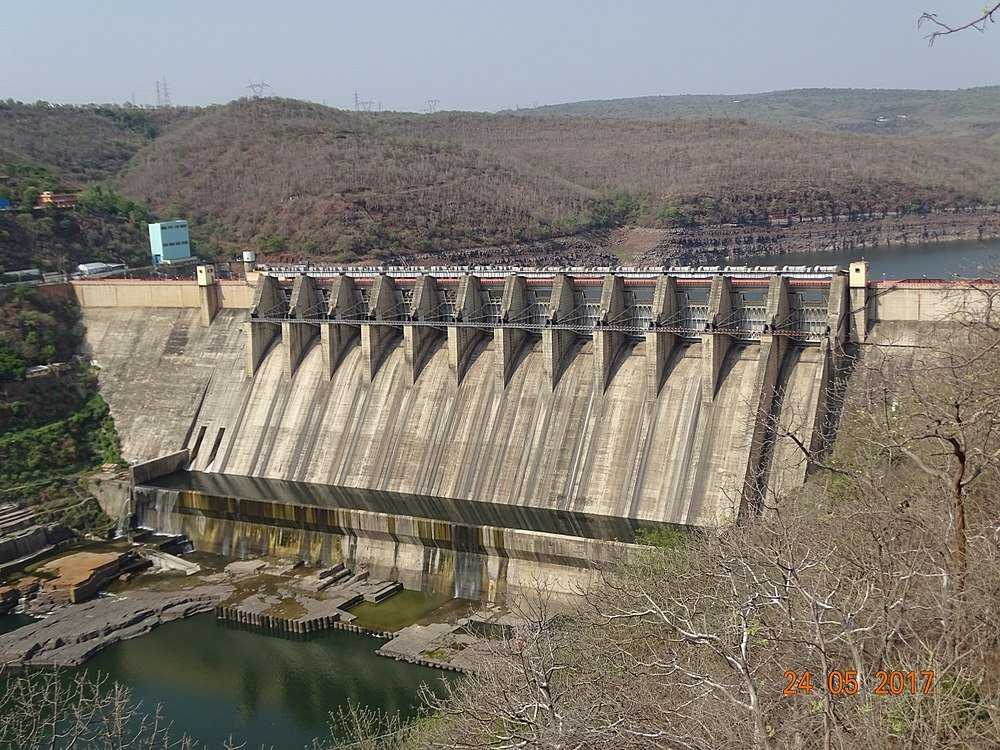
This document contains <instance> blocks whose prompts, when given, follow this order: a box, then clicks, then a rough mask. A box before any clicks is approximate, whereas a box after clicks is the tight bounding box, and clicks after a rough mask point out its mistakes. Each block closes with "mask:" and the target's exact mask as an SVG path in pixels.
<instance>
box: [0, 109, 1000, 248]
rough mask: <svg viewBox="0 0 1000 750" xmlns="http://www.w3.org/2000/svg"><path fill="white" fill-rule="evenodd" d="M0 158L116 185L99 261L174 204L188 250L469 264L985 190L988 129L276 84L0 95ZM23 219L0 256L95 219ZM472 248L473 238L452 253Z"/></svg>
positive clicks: (980, 197) (23, 169) (915, 209)
mask: <svg viewBox="0 0 1000 750" xmlns="http://www.w3.org/2000/svg"><path fill="white" fill-rule="evenodd" d="M983 132H985V131H983ZM3 173H6V174H7V175H8V180H7V183H6V184H5V185H0V193H2V192H3V191H6V193H7V195H8V196H9V197H13V198H14V199H15V200H17V199H18V197H19V196H21V195H22V194H23V190H24V188H25V186H28V187H31V186H32V185H34V186H35V187H37V188H38V189H52V188H54V187H82V186H88V185H94V184H103V185H104V186H105V187H108V188H112V189H113V190H115V191H117V192H118V193H121V194H123V196H124V198H121V199H120V200H119V198H118V197H116V196H112V197H111V198H110V199H109V200H108V201H104V203H107V204H108V205H109V206H111V207H112V208H116V207H117V208H116V210H115V211H112V212H110V213H109V215H111V214H114V215H116V216H118V217H121V216H127V217H129V221H131V222H132V225H134V226H130V227H129V228H128V231H127V232H125V233H118V235H120V237H121V239H120V240H118V246H117V247H118V249H116V250H115V251H114V253H112V255H114V256H115V257H119V256H121V257H132V256H136V257H138V256H139V255H142V254H143V248H142V247H140V246H139V245H141V244H142V242H141V230H142V226H141V217H142V216H144V212H145V209H146V208H148V209H149V212H150V215H152V216H158V217H161V218H163V217H170V216H185V217H187V218H189V219H191V220H192V222H193V227H194V229H193V234H194V239H195V241H196V244H197V249H198V251H199V253H200V254H202V255H212V254H220V255H221V254H230V253H231V252H232V251H234V250H237V249H243V248H248V247H251V248H256V249H258V250H262V251H264V252H266V253H269V254H275V253H286V254H294V255H307V256H311V257H314V258H321V257H322V258H335V259H338V260H347V261H352V260H360V259H363V258H381V259H390V258H392V259H395V260H400V259H404V258H406V257H412V256H415V255H418V256H422V257H425V258H427V257H453V258H457V257H465V256H468V257H470V258H471V257H475V258H476V259H477V260H480V261H482V262H487V261H488V260H489V259H490V258H491V257H494V255H495V253H494V251H493V250H489V249H488V248H495V247H497V246H499V245H508V244H510V243H524V242H528V243H540V242H541V243H543V244H540V245H539V244H534V245H532V246H531V247H533V248H535V249H534V250H533V251H532V252H535V253H536V254H537V255H538V257H539V259H541V258H543V257H544V256H545V255H546V254H547V253H549V254H551V253H555V255H557V256H559V257H569V258H573V257H584V256H586V257H591V256H593V255H594V253H595V252H596V253H597V254H601V253H602V252H604V250H605V249H606V248H602V247H597V249H596V250H594V249H587V248H584V249H582V250H581V249H579V248H575V246H573V245H572V243H571V245H570V246H565V245H563V246H561V248H562V249H560V248H556V249H555V250H551V253H550V249H551V248H552V247H554V245H551V243H550V244H548V245H546V244H544V243H546V242H547V241H548V240H551V239H552V238H558V237H573V236H580V237H584V236H586V237H591V238H592V237H595V236H600V235H594V234H593V232H595V231H597V232H600V231H604V230H609V229H613V228H615V227H621V226H629V225H633V226H634V225H642V226H648V227H658V228H675V229H683V230H684V231H685V232H693V233H698V232H700V231H701V230H700V229H699V228H700V227H703V226H706V225H725V224H738V225H741V226H743V227H749V228H757V227H764V226H765V225H766V224H767V217H768V216H769V215H775V214H787V213H798V214H803V215H831V214H843V213H847V214H851V213H866V212H868V211H870V210H876V211H877V210H880V209H895V210H900V211H903V212H907V213H911V214H919V213H921V212H924V211H927V210H928V209H936V208H946V207H953V206H970V205H978V204H983V203H995V202H997V201H998V198H1000V135H993V136H989V135H984V136H982V137H972V136H969V135H948V136H944V135H938V136H919V137H918V136H902V135H899V136H891V135H881V136H869V135H860V134H855V133H837V132H821V131H817V130H807V129H804V128H793V129H782V128H778V127H774V126H771V125H767V124H762V123H759V122H752V121H749V120H734V119H702V120H690V119H683V118H681V119H672V120H665V121H656V120H622V119H609V118H585V117H538V116H535V117H531V116H523V115H514V114H474V113H439V114H435V115H416V114H401V113H379V114H367V113H354V112H345V111H341V110H335V109H331V108H328V107H324V106H321V105H318V104H311V103H307V102H300V101H294V100H285V99H274V98H271V99H261V100H240V101H236V102H232V103H230V104H227V105H220V106H213V107H208V108H202V109H184V110H177V109H174V110H142V109H135V108H130V107H111V106H100V107H98V106H91V107H68V106H51V105H45V104H36V105H22V104H17V103H11V102H7V103H0V174H3ZM126 198H127V199H129V200H131V201H134V203H129V202H128V201H127V200H125V199H126ZM112 204H114V205H112ZM29 213H30V212H29ZM36 213H37V212H36ZM37 218H38V217H34V216H31V217H29V216H28V215H27V214H25V215H21V216H20V217H19V219H18V225H17V226H14V225H13V224H12V223H11V222H12V221H13V219H12V218H11V217H8V218H7V219H6V220H5V222H4V226H3V227H0V229H2V231H0V265H4V262H3V258H4V257H7V258H8V259H9V260H10V262H13V261H14V259H16V260H17V262H18V263H27V262H29V261H30V257H28V256H34V255H35V254H36V253H37V252H41V251H42V250H44V251H45V253H46V255H45V256H44V257H43V259H42V260H41V261H39V262H41V263H42V264H43V265H46V266H47V267H48V266H57V265H58V264H59V258H70V259H74V260H75V259H77V258H81V257H89V256H90V255H95V257H96V255H97V254H99V251H102V252H103V251H104V250H105V249H104V248H98V247H96V246H91V245H92V243H90V241H89V240H88V239H86V238H87V237H91V238H100V237H101V236H102V232H101V231H99V229H100V228H99V227H96V226H95V227H94V228H92V229H91V230H88V231H87V232H77V233H76V235H75V237H76V238H83V239H73V240H72V241H70V240H67V241H66V242H63V241H62V240H63V239H64V238H63V237H62V234H63V233H61V230H60V229H59V226H60V225H59V222H56V226H54V227H52V228H50V227H48V225H44V226H43V225H40V224H38V222H37ZM97 220H98V221H99V220H100V216H97ZM137 222H138V223H137ZM43 224H44V222H43ZM50 229H51V230H52V231H49V230H50ZM752 231H755V229H754V230H752ZM588 233H589V234H588ZM586 242H587V243H591V240H587V241H586ZM600 242H601V241H600V240H599V241H598V245H600ZM691 242H694V244H696V245H697V244H698V239H697V237H695V238H693V239H692V240H691ZM133 244H135V245H136V247H135V248H132V247H131V246H132V245H133ZM591 244H592V243H591ZM688 244H690V243H688ZM15 245H16V247H15ZM477 247H478V248H486V249H484V250H482V251H478V250H477V251H475V252H473V253H472V254H470V253H469V252H467V250H468V249H469V248H477ZM105 254H107V253H105ZM497 257H499V256H497Z"/></svg>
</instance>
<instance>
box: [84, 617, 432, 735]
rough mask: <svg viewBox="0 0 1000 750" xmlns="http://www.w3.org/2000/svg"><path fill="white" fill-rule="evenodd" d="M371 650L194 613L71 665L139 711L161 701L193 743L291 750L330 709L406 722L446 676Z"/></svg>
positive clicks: (331, 635) (354, 639)
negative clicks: (118, 691)
mask: <svg viewBox="0 0 1000 750" xmlns="http://www.w3.org/2000/svg"><path fill="white" fill-rule="evenodd" d="M379 645H380V642H379V641H378V640H376V639H375V638H370V637H368V636H363V635H358V634H356V633H347V632H343V631H337V630H333V631H327V632H324V633H321V634H316V635H314V636H310V637H308V638H301V637H299V638H289V637H282V636H278V635H273V634H264V633H262V632H259V631H255V630H246V629H242V628H240V627H238V626H234V625H227V624H224V623H222V622H220V621H218V620H216V619H215V616H214V615H197V616H194V617H190V618H188V619H186V620H181V621H178V622H172V623H168V624H166V625H163V626H161V627H159V628H156V629H155V630H153V632H151V633H150V634H148V635H145V636H143V637H141V638H136V639H133V640H128V641H123V642H122V643H118V644H115V645H113V646H110V647H108V648H106V649H105V650H103V651H102V652H100V653H99V654H97V655H96V656H95V657H93V658H92V659H91V660H89V661H88V662H87V663H86V665H85V667H81V668H80V669H86V671H87V672H88V674H90V675H93V674H95V673H98V672H99V673H101V674H104V675H107V676H108V678H109V679H111V680H114V681H117V682H120V683H122V684H124V685H127V686H128V687H129V688H130V689H131V690H132V693H133V698H134V699H135V700H138V701H141V702H142V704H143V707H144V709H145V710H148V711H151V710H152V709H153V707H155V706H156V705H157V704H162V707H163V712H164V715H165V716H166V718H167V719H168V720H169V721H171V722H173V724H174V726H175V727H176V728H177V732H178V733H180V732H181V731H183V732H186V733H187V734H188V735H189V736H191V737H192V738H193V739H195V740H197V741H198V742H200V743H201V745H200V746H203V747H206V748H221V747H222V746H223V743H224V742H225V741H226V739H227V738H229V737H230V735H231V736H232V737H233V739H234V740H236V741H237V744H238V742H240V741H246V743H247V744H246V747H247V748H254V749H256V748H259V747H261V746H263V747H267V748H270V747H272V746H273V747H274V748H275V750H293V749H294V750H299V749H300V748H303V747H305V746H307V745H309V743H310V742H311V741H312V740H313V738H316V737H318V738H321V739H324V740H330V739H331V737H330V730H329V728H328V723H329V720H330V712H336V711H337V709H338V708H340V707H346V706H347V705H348V703H349V702H353V703H355V704H359V705H362V706H369V707H372V708H379V709H381V710H383V711H386V712H389V713H396V712H399V713H400V714H402V715H403V716H404V717H412V716H414V714H415V713H416V711H417V706H418V703H419V701H418V690H419V688H420V685H421V684H426V685H428V686H429V687H431V688H432V689H435V690H441V689H442V687H443V685H442V680H443V679H447V677H446V675H450V673H446V672H440V671H438V670H434V669H429V668H426V667H421V666H416V665H413V664H408V663H406V662H401V661H395V660H393V659H388V658H385V657H382V656H377V655H376V654H375V649H377V648H378V646H379ZM327 744H329V743H327Z"/></svg>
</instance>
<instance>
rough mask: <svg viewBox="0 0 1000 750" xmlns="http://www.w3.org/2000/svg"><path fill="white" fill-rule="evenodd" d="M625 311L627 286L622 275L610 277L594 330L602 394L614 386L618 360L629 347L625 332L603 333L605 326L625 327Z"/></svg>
mask: <svg viewBox="0 0 1000 750" xmlns="http://www.w3.org/2000/svg"><path fill="white" fill-rule="evenodd" d="M624 311H625V284H624V281H623V280H622V278H621V276H615V275H614V274H608V275H606V276H605V277H604V286H603V287H602V289H601V308H600V311H599V312H598V317H597V325H598V328H597V330H595V331H594V333H593V336H594V378H595V380H594V383H595V385H596V386H597V392H598V393H604V391H606V390H607V389H608V385H609V384H610V383H611V373H612V368H613V367H614V364H615V359H616V358H617V357H618V354H619V353H620V352H621V348H622V346H623V345H624V344H625V334H624V333H622V332H621V331H608V330H602V329H601V327H602V326H607V325H615V324H616V323H617V324H618V325H621V324H622V321H621V317H622V314H623V313H624Z"/></svg>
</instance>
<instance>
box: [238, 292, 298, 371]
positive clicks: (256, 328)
mask: <svg viewBox="0 0 1000 750" xmlns="http://www.w3.org/2000/svg"><path fill="white" fill-rule="evenodd" d="M287 314H288V306H287V305H286V304H285V297H284V295H283V294H282V293H281V287H280V286H279V285H278V280H277V279H276V278H274V277H273V276H261V277H260V278H259V279H258V280H257V287H256V289H254V296H253V304H252V305H251V307H250V320H248V321H247V322H246V335H247V347H246V353H247V360H246V369H247V374H248V375H250V376H251V377H253V375H254V373H256V372H257V368H258V367H260V363H261V362H262V361H263V359H264V355H265V354H267V351H268V350H269V349H270V348H271V344H272V342H273V341H274V340H275V339H276V338H278V337H280V336H281V324H280V323H274V322H271V321H273V320H274V319H281V318H284V317H285V316H286V315H287ZM255 318H265V319H268V320H267V322H265V321H261V320H254V319H255Z"/></svg>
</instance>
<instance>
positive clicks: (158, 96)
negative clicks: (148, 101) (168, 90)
mask: <svg viewBox="0 0 1000 750" xmlns="http://www.w3.org/2000/svg"><path fill="white" fill-rule="evenodd" d="M162 106H163V94H162V93H161V92H160V82H159V81H157V82H156V107H157V109H159V108H160V107H162Z"/></svg>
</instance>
